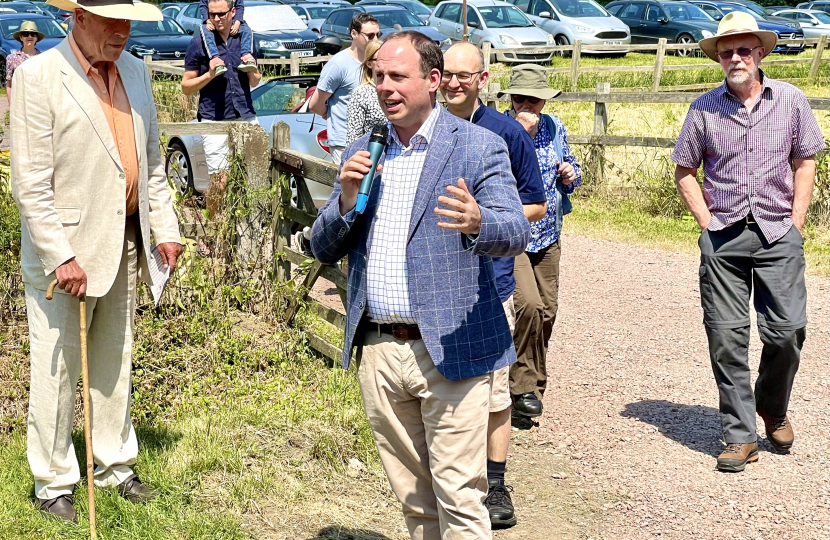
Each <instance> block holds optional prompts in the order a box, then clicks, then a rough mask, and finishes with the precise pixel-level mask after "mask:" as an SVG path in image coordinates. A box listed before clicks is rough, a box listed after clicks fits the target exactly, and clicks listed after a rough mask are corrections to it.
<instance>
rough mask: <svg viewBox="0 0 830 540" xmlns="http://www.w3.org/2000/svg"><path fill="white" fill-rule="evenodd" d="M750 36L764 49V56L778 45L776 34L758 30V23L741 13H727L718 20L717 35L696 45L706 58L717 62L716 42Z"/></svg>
mask: <svg viewBox="0 0 830 540" xmlns="http://www.w3.org/2000/svg"><path fill="white" fill-rule="evenodd" d="M747 34H752V35H753V36H757V37H758V39H760V40H761V46H762V47H763V48H764V56H766V55H768V54H769V53H771V52H772V50H773V49H774V48H775V44H776V43H778V34H776V33H775V32H772V31H770V30H758V22H757V21H756V20H755V17H753V16H752V15H750V14H749V13H744V12H743V11H733V12H731V13H727V14H726V16H725V17H724V18H723V19H721V20H720V24H718V33H717V34H715V35H714V36H712V37H710V38H706V39H701V40H700V42H699V43H698V46H700V50H701V51H703V52H704V53H705V54H706V56H708V57H709V58H711V59H712V60H714V61H715V62H717V61H718V40H719V39H720V38H723V37H727V36H742V35H747Z"/></svg>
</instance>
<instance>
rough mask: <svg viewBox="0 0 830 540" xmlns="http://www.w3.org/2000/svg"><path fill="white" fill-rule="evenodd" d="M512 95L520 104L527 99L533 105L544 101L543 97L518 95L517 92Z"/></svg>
mask: <svg viewBox="0 0 830 540" xmlns="http://www.w3.org/2000/svg"><path fill="white" fill-rule="evenodd" d="M512 97H513V101H515V102H516V103H519V104H521V103H524V102H525V100H527V102H528V103H530V104H531V105H538V104H539V102H540V101H542V98H537V97H530V96H517V95H516V94H513V96H512Z"/></svg>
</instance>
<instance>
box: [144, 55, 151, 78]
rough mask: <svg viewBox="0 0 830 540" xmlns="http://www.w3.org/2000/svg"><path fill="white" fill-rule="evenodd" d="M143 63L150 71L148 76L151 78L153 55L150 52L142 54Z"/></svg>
mask: <svg viewBox="0 0 830 540" xmlns="http://www.w3.org/2000/svg"><path fill="white" fill-rule="evenodd" d="M144 65H145V66H147V71H149V72H150V78H151V79H152V78H153V55H152V54H145V55H144Z"/></svg>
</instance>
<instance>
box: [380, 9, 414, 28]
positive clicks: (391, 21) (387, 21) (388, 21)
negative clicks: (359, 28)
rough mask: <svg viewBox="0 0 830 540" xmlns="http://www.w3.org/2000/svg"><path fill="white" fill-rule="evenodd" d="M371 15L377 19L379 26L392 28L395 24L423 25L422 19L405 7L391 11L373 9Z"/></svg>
mask: <svg viewBox="0 0 830 540" xmlns="http://www.w3.org/2000/svg"><path fill="white" fill-rule="evenodd" d="M372 16H373V17H374V18H375V19H377V20H378V24H379V25H380V27H381V28H392V27H393V26H395V25H396V24H399V25H401V26H423V25H424V21H422V20H421V19H419V18H418V17H416V16H415V15H413V14H412V13H411V12H409V11H407V10H405V9H396V10H394V11H392V10H391V9H390V10H389V11H373V12H372Z"/></svg>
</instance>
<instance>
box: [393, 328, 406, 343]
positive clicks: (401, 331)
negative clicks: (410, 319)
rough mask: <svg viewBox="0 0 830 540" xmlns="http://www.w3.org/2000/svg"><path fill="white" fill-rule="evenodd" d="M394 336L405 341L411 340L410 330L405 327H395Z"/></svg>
mask: <svg viewBox="0 0 830 540" xmlns="http://www.w3.org/2000/svg"><path fill="white" fill-rule="evenodd" d="M392 335H393V336H395V337H396V338H398V339H402V340H404V341H406V340H408V339H409V328H407V327H405V326H393V327H392Z"/></svg>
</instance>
